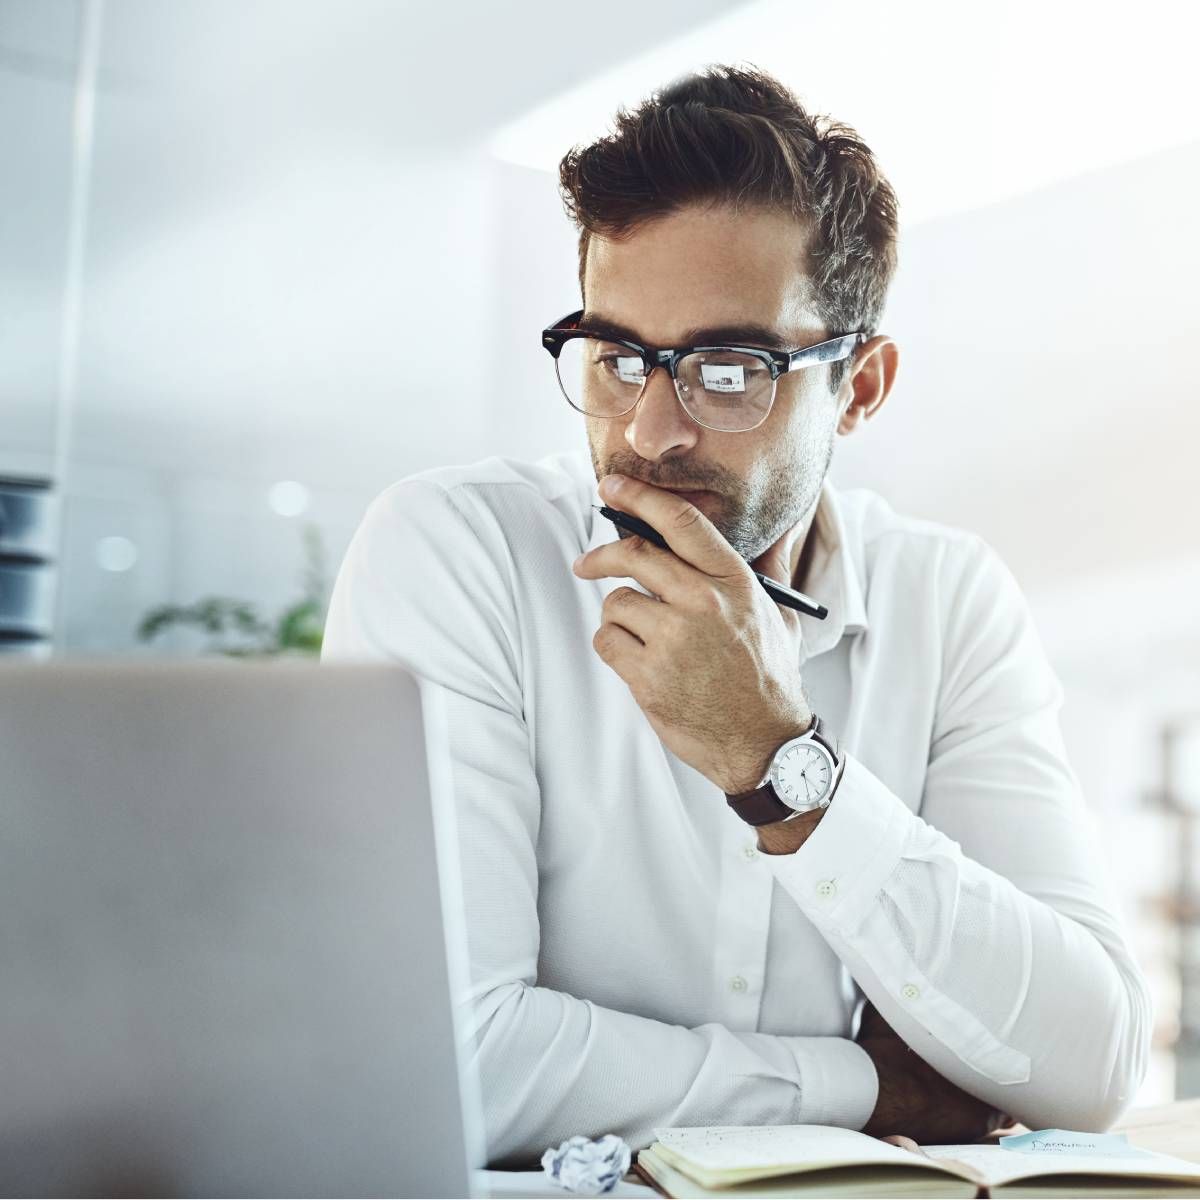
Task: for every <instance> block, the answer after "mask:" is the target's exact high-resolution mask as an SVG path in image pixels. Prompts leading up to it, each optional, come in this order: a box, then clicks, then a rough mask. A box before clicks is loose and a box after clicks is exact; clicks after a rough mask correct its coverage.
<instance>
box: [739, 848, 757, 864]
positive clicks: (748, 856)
mask: <svg viewBox="0 0 1200 1200" xmlns="http://www.w3.org/2000/svg"><path fill="white" fill-rule="evenodd" d="M742 857H743V858H744V859H745V860H746V861H747V862H753V861H754V860H755V859H756V858H757V857H758V848H757V847H756V846H747V847H746V848H745V849H744V850H743V851H742Z"/></svg>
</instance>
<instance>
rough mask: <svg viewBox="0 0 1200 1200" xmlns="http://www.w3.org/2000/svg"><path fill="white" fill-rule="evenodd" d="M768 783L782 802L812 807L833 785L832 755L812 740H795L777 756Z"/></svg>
mask: <svg viewBox="0 0 1200 1200" xmlns="http://www.w3.org/2000/svg"><path fill="white" fill-rule="evenodd" d="M771 774H772V778H771V783H772V785H773V786H774V788H775V791H776V792H777V793H778V794H779V796H780V797H781V799H782V800H783V802H784V803H785V804H790V805H791V806H792V808H795V809H799V810H801V811H803V810H804V809H807V808H816V807H817V805H819V804H821V803H822V802H823V801H824V799H825V797H826V796H828V795H829V792H830V790H831V789H832V787H833V759H832V758H831V757H830V755H829V752H828V751H827V750H826V749H825V748H824V747H823V746H818V745H817V744H816V743H815V742H797V743H796V744H795V745H794V746H792V747H790V748H789V749H787V750H785V751H784V752H783V754H781V755H780V756H779V759H778V761H777V762H776V763H775V765H774V767H773V768H772V773H771Z"/></svg>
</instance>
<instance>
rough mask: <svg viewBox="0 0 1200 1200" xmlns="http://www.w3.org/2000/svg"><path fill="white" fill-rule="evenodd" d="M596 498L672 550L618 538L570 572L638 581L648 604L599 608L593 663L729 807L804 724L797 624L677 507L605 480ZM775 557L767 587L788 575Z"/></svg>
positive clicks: (608, 601)
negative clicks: (619, 683) (615, 679)
mask: <svg viewBox="0 0 1200 1200" xmlns="http://www.w3.org/2000/svg"><path fill="white" fill-rule="evenodd" d="M618 480H619V481H620V487H619V489H618V490H615V491H614V490H613V485H614V484H615V483H616V482H617V481H618ZM600 494H601V495H602V497H603V498H604V499H605V501H607V502H608V503H609V504H612V505H613V506H614V507H616V508H619V509H621V510H623V511H625V512H628V513H631V514H632V515H634V516H638V517H641V518H642V519H643V520H645V521H647V522H648V523H649V524H650V525H652V526H653V527H654V528H655V529H657V530H658V532H659V533H661V534H662V536H663V537H664V538H665V539H666V541H667V543H668V544H669V546H670V547H671V548H670V549H669V550H664V549H662V548H660V547H658V546H655V545H654V544H653V543H651V542H648V541H646V540H645V539H644V538H640V537H628V538H620V539H618V540H617V541H616V542H611V543H608V544H606V545H604V546H599V547H597V548H596V549H595V550H592V551H591V552H590V553H588V554H585V555H583V556H581V558H580V559H579V560H578V562H577V563H576V564H575V566H574V568H573V569H574V572H575V574H576V575H578V576H579V577H580V578H582V579H603V578H605V577H611V576H615V577H616V578H629V579H636V580H637V582H638V583H640V584H641V585H642V586H643V587H644V588H645V589H646V590H647V591H648V592H650V593H651V595H649V596H647V595H643V594H642V593H641V592H639V591H638V590H637V589H636V588H631V587H619V588H615V589H614V590H613V591H612V592H611V593H610V594H609V595H608V596H607V597H605V600H604V607H603V617H604V620H603V623H602V624H601V626H600V628H599V629H598V630H597V631H596V635H595V636H594V637H593V638H592V645H593V647H594V648H595V651H596V653H597V654H598V655H599V656H600V657H601V658H602V659H603V660H604V662H605V663H606V664H607V665H608V666H609V667H611V668H612V669H613V671H615V672H616V673H617V674H618V675H619V676H620V677H621V678H622V679H623V680H624V681H625V682H626V684H628V685H629V690H630V692H632V694H633V698H634V699H635V700H636V701H637V703H638V705H639V707H640V708H641V709H642V711H643V712H644V713H645V714H646V718H647V720H649V722H650V724H651V726H652V727H653V728H654V731H655V733H657V734H658V736H659V737H660V738H661V739H662V741H663V744H664V745H666V746H667V747H668V748H669V749H670V750H671V751H672V752H673V753H674V754H676V755H677V756H678V757H679V758H680V759H682V760H683V761H684V762H686V763H688V764H689V765H690V766H692V767H694V768H695V769H696V770H697V771H699V772H700V773H701V774H702V775H704V776H706V777H707V778H708V779H710V780H711V781H712V782H713V783H715V784H716V785H717V786H718V787H719V788H721V790H722V791H724V792H726V793H728V794H730V795H735V794H737V793H739V792H743V791H747V790H749V789H750V788H752V787H755V786H757V784H758V783H759V781H760V779H761V778H762V775H763V774H764V773H765V772H766V769H767V766H768V765H769V764H770V761H771V756H772V755H773V754H774V753H775V751H776V750H777V749H778V748H779V746H780V745H782V744H783V743H784V742H785V741H787V740H788V739H789V738H792V737H798V736H799V735H800V734H801V733H803V732H804V731H805V730H806V729H807V728H808V727H809V725H810V724H811V723H812V712H811V711H810V709H809V707H808V701H807V699H806V698H805V695H804V689H803V687H802V685H801V682H800V672H799V670H798V669H797V663H798V660H799V650H800V642H801V636H802V634H801V628H800V619H799V614H798V613H796V612H794V611H793V610H791V609H787V608H782V607H780V606H779V605H778V604H776V603H775V601H774V600H772V599H771V597H770V596H769V595H768V594H767V592H766V590H765V589H764V588H763V586H762V585H761V584H760V583H759V582H758V580H757V579H755V577H754V572H753V571H752V570H751V568H750V566H749V564H748V563H746V562H745V560H744V559H742V558H741V557H740V556H739V555H738V553H737V551H735V550H734V549H733V547H732V546H731V545H730V544H729V543H728V542H727V541H726V540H725V538H724V536H723V535H722V534H721V532H720V530H718V529H717V527H716V526H715V525H713V523H712V522H711V521H710V520H709V519H708V517H706V516H705V515H704V513H703V512H701V511H700V509H699V508H697V507H696V506H694V505H692V504H690V503H689V502H688V501H687V500H685V499H683V498H682V497H681V496H677V495H675V494H673V493H671V492H668V491H664V490H663V489H661V488H656V487H653V486H651V485H650V484H647V483H642V482H641V481H640V480H637V479H631V478H628V477H624V476H619V475H607V476H605V477H604V479H603V480H602V481H601V484H600ZM777 547H778V552H777V553H775V554H774V557H772V559H771V562H769V563H768V562H762V565H761V566H758V569H759V570H763V571H764V573H769V574H771V575H772V576H773V577H774V576H776V575H784V574H786V570H785V568H784V567H783V562H784V561H785V560H784V553H785V547H786V541H785V539H780V542H779V543H778V544H777ZM772 551H773V552H775V551H776V547H772ZM765 557H768V556H764V558H765ZM775 559H778V560H779V561H778V562H776V561H775ZM760 561H761V560H758V559H756V560H755V562H756V564H758V563H759V562H760ZM785 582H790V580H785Z"/></svg>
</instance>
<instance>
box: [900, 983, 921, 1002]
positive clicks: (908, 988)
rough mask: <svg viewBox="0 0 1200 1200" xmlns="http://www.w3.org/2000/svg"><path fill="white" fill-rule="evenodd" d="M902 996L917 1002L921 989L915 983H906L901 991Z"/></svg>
mask: <svg viewBox="0 0 1200 1200" xmlns="http://www.w3.org/2000/svg"><path fill="white" fill-rule="evenodd" d="M900 994H901V995H902V996H903V997H904V998H905V1000H915V999H916V998H917V997H918V996H919V995H920V994H921V989H920V988H919V987H917V985H916V984H914V983H906V984H905V985H904V986H903V987H902V988H901V989H900Z"/></svg>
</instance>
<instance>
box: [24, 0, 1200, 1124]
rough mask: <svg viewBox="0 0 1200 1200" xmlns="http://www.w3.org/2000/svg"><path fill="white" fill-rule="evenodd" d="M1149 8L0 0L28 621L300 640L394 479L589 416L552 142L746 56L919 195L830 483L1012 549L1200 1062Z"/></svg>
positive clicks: (1187, 489) (1194, 546) (1199, 131)
mask: <svg viewBox="0 0 1200 1200" xmlns="http://www.w3.org/2000/svg"><path fill="white" fill-rule="evenodd" d="M1129 15H1131V13H1129V12H1127V11H1126V10H1125V6H1120V7H1116V6H1113V7H1101V8H1097V7H1095V6H1093V5H1085V4H1082V3H1079V4H1076V3H1066V2H1059V3H1049V4H1047V3H1038V4H1034V3H1032V2H1029V0H1018V2H1016V3H1013V4H1008V5H1004V6H1000V5H995V6H989V7H988V8H987V9H986V10H983V9H980V8H979V7H978V6H968V5H960V4H951V3H945V4H942V3H932V2H930V3H911V4H896V3H894V0H863V2H862V3H859V4H857V5H854V6H853V7H851V8H847V7H845V6H831V5H825V4H817V3H815V2H812V0H787V2H784V0H759V2H755V3H735V2H731V0H686V2H684V0H670V2H663V3H658V4H653V5H646V4H644V3H639V2H635V0H609V3H607V4H606V5H605V6H604V9H603V12H602V14H598V13H597V11H596V10H594V9H586V8H585V9H573V8H571V7H570V6H565V7H564V6H562V5H559V4H552V3H549V2H547V0H536V2H534V3H526V4H521V5H517V6H508V5H504V6H501V5H491V4H482V3H480V4H463V3H459V4H443V5H428V4H417V3H408V2H402V0H395V2H392V3H382V2H376V0H337V2H334V0H328V2H323V3H317V2H312V0H288V2H283V0H278V2H277V0H172V2H171V3H169V4H168V3H162V2H161V0H0V479H2V480H3V481H4V482H0V505H2V506H3V507H2V508H0V514H2V515H0V653H4V654H6V655H18V654H19V655H22V656H29V655H33V656H40V657H49V656H51V655H52V654H56V653H57V654H66V655H97V654H100V655H111V654H119V655H156V656H157V655H195V654H202V653H212V652H214V651H217V650H222V649H225V650H228V649H231V648H232V649H237V648H239V647H240V648H250V649H253V648H254V647H255V646H260V645H269V644H272V643H273V644H279V642H280V641H287V642H289V644H291V645H293V646H296V647H298V648H299V649H300V650H301V651H302V650H303V649H304V647H305V646H306V645H307V646H308V647H309V649H310V650H311V649H312V645H313V642H312V635H313V629H314V624H315V628H316V630H317V635H318V636H319V612H320V605H321V604H323V598H324V597H325V596H326V595H327V587H328V584H329V582H330V581H331V579H332V575H333V573H334V571H335V570H336V568H337V565H338V562H339V561H340V558H341V555H342V553H343V552H344V550H345V547H346V544H347V542H348V540H349V538H350V536H351V534H352V532H353V530H354V528H355V526H356V524H357V522H358V520H359V519H360V517H361V515H362V513H363V510H364V508H365V506H366V505H367V503H368V502H369V501H370V500H371V498H372V497H373V496H374V495H375V494H376V493H377V492H378V491H379V490H380V489H382V488H383V487H385V486H386V485H387V484H388V483H390V482H392V481H393V480H395V479H397V478H399V477H401V476H403V475H406V474H408V473H410V472H412V471H415V470H419V469H422V468H424V467H427V466H430V465H434V464H440V463H449V462H465V461H470V460H473V459H476V458H480V457H483V456H486V455H490V454H503V455H514V456H519V457H522V458H537V457H540V456H541V455H543V454H545V453H548V452H550V451H554V450H558V449H562V448H564V447H570V446H576V447H579V448H582V447H583V446H584V444H585V443H584V436H583V427H582V425H581V423H580V421H579V419H578V418H577V416H576V414H574V413H573V412H572V411H571V410H570V409H569V408H568V407H567V406H566V404H565V402H563V401H562V399H561V397H560V396H559V394H558V392H557V389H556V387H555V385H554V380H553V375H552V372H551V370H550V362H549V359H548V358H547V356H546V355H545V354H544V352H543V351H542V350H541V348H540V346H539V344H538V339H537V334H538V332H539V330H540V329H541V328H542V327H543V326H544V325H545V324H547V323H549V322H550V321H552V320H554V319H556V318H558V317H559V316H561V315H562V314H563V313H564V312H567V311H568V310H570V309H571V308H573V307H574V306H575V302H576V299H577V297H578V287H577V283H576V277H575V236H574V233H573V231H572V230H571V228H570V226H569V225H568V223H567V221H566V219H565V217H564V216H563V214H562V211H561V207H560V203H559V199H558V196H557V193H556V182H555V174H554V172H555V166H556V163H557V160H558V158H559V157H560V156H561V155H562V154H563V153H564V152H565V151H566V149H567V148H568V147H569V146H570V145H571V144H572V143H574V142H582V141H585V140H588V139H590V138H591V137H593V136H595V135H596V134H598V133H600V132H602V131H603V129H604V128H605V126H606V123H607V121H608V119H609V117H610V116H611V114H612V112H613V111H614V109H615V108H616V106H617V105H618V104H621V103H625V104H633V103H635V102H636V101H637V100H638V99H640V98H641V97H642V96H643V95H645V94H646V93H648V92H649V91H650V90H651V89H652V88H653V87H655V86H656V85H658V84H661V83H663V82H665V81H666V80H667V79H669V78H671V77H673V76H675V75H677V74H679V73H681V72H683V71H685V70H687V69H690V68H694V67H697V66H700V65H703V64H704V63H706V62H714V61H743V62H751V63H755V64H757V65H760V66H762V67H765V68H766V69H768V70H771V71H773V72H775V73H776V74H778V75H779V76H780V77H781V78H783V79H784V80H785V81H786V82H787V83H789V84H790V85H791V86H793V87H794V88H795V89H796V90H797V91H798V93H799V94H800V95H801V96H802V98H804V99H805V100H806V101H808V103H809V104H810V105H811V106H812V107H814V108H816V109H817V110H819V111H822V112H830V113H832V114H834V115H835V116H837V117H839V118H841V119H843V120H846V121H848V122H850V123H851V124H853V125H855V126H856V127H857V128H858V129H859V131H860V132H861V133H862V134H863V136H864V137H865V138H866V140H867V141H868V142H869V143H870V144H871V145H872V147H873V148H874V149H875V151H876V152H877V154H878V155H879V156H880V158H881V159H882V162H883V165H884V169H885V170H886V171H887V172H888V174H889V176H890V177H891V179H892V181H893V183H894V185H895V186H896V188H897V190H898V192H899V195H900V199H901V215H902V222H903V230H902V241H901V267H900V272H899V276H898V278H897V281H896V284H895V286H894V289H893V293H892V297H891V301H890V307H889V315H888V320H887V322H886V326H885V327H886V330H887V331H888V332H890V333H891V334H893V335H894V336H895V337H896V338H897V339H898V340H899V342H900V344H901V347H902V366H901V373H900V377H899V382H898V385H897V388H896V390H895V392H894V394H893V397H892V399H891V400H890V402H889V404H888V405H887V407H886V408H885V409H884V410H883V411H882V412H881V413H880V415H879V416H878V418H877V419H876V421H874V422H873V423H872V424H871V425H869V426H868V427H867V428H866V429H865V430H864V431H863V432H861V433H860V434H859V435H858V436H856V437H854V438H851V439H847V440H845V441H843V442H841V443H840V445H839V449H838V456H837V458H836V459H835V467H834V470H835V478H836V479H837V480H838V481H839V482H840V483H842V484H843V485H847V486H854V485H865V486H869V487H873V488H876V489H878V490H879V491H881V492H883V493H884V494H885V495H887V496H888V497H889V498H890V499H891V500H892V501H893V503H894V504H895V505H896V506H897V507H898V508H900V509H901V510H905V511H909V512H912V513H914V514H917V515H921V516H926V517H931V518H934V519H937V520H941V521H945V522H948V523H951V524H955V525H962V526H966V527H968V528H971V529H974V530H977V531H978V532H980V533H981V534H983V535H984V536H985V537H986V538H987V539H988V540H989V541H991V542H992V544H993V545H995V546H996V547H997V548H998V549H999V550H1000V552H1001V553H1002V554H1003V555H1004V557H1005V558H1006V559H1007V561H1008V563H1009V564H1010V565H1011V567H1012V568H1013V570H1014V571H1015V572H1016V574H1017V576H1018V578H1019V579H1020V580H1021V582H1022V584H1023V585H1024V587H1025V590H1026V593H1027V595H1028V596H1029V599H1030V601H1031V603H1032V605H1033V607H1034V611H1035V613H1036V615H1037V618H1038V621H1039V625H1040V628H1041V631H1042V636H1043V639H1044V641H1045V644H1046V647H1047V650H1048V652H1049V654H1050V656H1051V658H1052V660H1053V661H1054V663H1055V666H1056V668H1057V670H1058V672H1059V674H1060V677H1061V678H1062V680H1063V684H1064V687H1065V689H1066V695H1067V702H1066V706H1065V710H1064V716H1063V722H1064V731H1065V733H1066V737H1067V741H1068V746H1069V749H1070V751H1071V754H1072V760H1073V763H1074V766H1075V769H1076V771H1077V773H1078V774H1079V776H1080V779H1081V782H1082V785H1083V787H1084V790H1085V794H1086V796H1087V797H1088V800H1089V802H1090V805H1091V807H1092V810H1093V812H1094V814H1095V819H1096V822H1097V824H1098V826H1099V829H1100V832H1101V834H1102V838H1103V841H1104V844H1105V846H1106V847H1107V850H1108V854H1109V858H1110V860H1111V863H1112V867H1113V872H1114V877H1115V879H1116V881H1117V884H1118V887H1119V889H1120V902H1121V905H1122V908H1123V911H1124V913H1125V916H1126V919H1127V920H1128V922H1129V924H1130V927H1131V929H1132V930H1133V933H1134V936H1135V939H1136V944H1137V950H1138V953H1139V955H1140V958H1141V961H1142V962H1143V964H1144V966H1145V967H1146V969H1147V971H1148V972H1149V974H1150V977H1151V980H1152V983H1153V987H1154V991H1155V998H1156V1006H1157V1018H1156V1031H1155V1050H1154V1058H1153V1063H1152V1066H1151V1071H1150V1074H1149V1077H1148V1078H1147V1081H1146V1084H1145V1087H1144V1089H1143V1093H1142V1095H1141V1096H1140V1097H1139V1100H1140V1101H1141V1102H1142V1103H1151V1102H1156V1101H1159V1100H1166V1099H1171V1098H1173V1097H1174V1096H1176V1095H1178V1096H1180V1097H1183V1096H1192V1095H1198V1094H1200V913H1198V908H1197V902H1198V899H1200V883H1198V881H1197V876H1198V874H1200V836H1198V835H1197V833H1196V830H1195V821H1196V814H1197V813H1198V812H1200V628H1198V622H1197V612H1198V610H1200V530H1198V521H1197V517H1198V514H1200V505H1198V504H1197V501H1196V495H1195V485H1194V478H1195V475H1194V470H1193V468H1192V460H1193V457H1194V447H1195V445H1196V442H1197V439H1198V436H1200V397H1198V396H1197V384H1196V372H1195V366H1194V363H1195V347H1196V345H1197V335H1198V333H1200V308H1198V306H1197V304H1196V301H1195V280H1196V278H1197V275H1198V271H1200V242H1198V241H1197V239H1196V237H1195V236H1194V230H1193V225H1194V220H1195V217H1194V214H1195V211H1196V200H1197V190H1198V189H1197V181H1198V178H1200V103H1198V102H1197V96H1196V94H1195V91H1194V84H1193V83H1192V80H1193V79H1194V70H1193V67H1194V63H1193V62H1192V56H1193V53H1194V50H1193V47H1194V46H1195V45H1196V35H1197V33H1198V32H1200V16H1198V12H1197V9H1196V8H1195V7H1194V6H1192V5H1190V4H1188V3H1186V2H1175V3H1164V2H1162V0H1144V2H1143V3H1142V4H1140V5H1139V6H1138V8H1137V12H1136V18H1137V19H1136V20H1126V19H1125V18H1126V16H1129ZM5 523H7V533H6V532H5ZM204 600H216V601H219V602H220V603H217V604H213V605H210V607H209V608H208V609H207V610H204V611H199V610H197V609H196V607H195V606H196V605H197V603H198V602H200V601H204ZM166 605H175V606H179V608H181V609H182V610H183V615H184V616H187V615H188V614H189V613H190V618H191V621H192V623H191V624H188V623H187V622H186V621H178V620H176V621H172V620H171V619H170V616H169V615H166V616H163V617H162V618H161V626H160V627H159V629H158V632H157V634H156V636H154V637H150V638H142V637H139V633H138V631H139V628H140V627H142V625H143V622H144V620H145V619H146V617H147V615H148V614H151V613H153V612H155V611H156V610H161V609H162V607H163V606H166ZM239 614H240V616H239ZM283 614H290V619H291V625H290V626H288V628H289V629H290V631H291V633H290V634H288V635H281V634H280V633H279V624H278V622H279V618H280V616H281V615H283ZM176 615H177V616H178V615H180V614H178V613H177V614H176ZM205 620H208V621H211V622H213V623H216V624H221V625H222V630H218V631H217V632H212V631H209V632H205V630H204V629H203V627H202V623H203V622H204V621H205ZM239 620H240V625H239V624H238V622H239ZM292 635H294V636H292ZM289 638H290V640H289ZM256 639H257V640H256ZM306 639H307V640H306ZM273 640H274V641H273Z"/></svg>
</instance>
